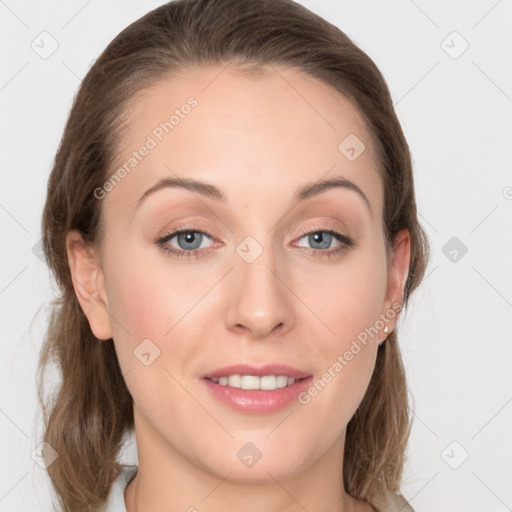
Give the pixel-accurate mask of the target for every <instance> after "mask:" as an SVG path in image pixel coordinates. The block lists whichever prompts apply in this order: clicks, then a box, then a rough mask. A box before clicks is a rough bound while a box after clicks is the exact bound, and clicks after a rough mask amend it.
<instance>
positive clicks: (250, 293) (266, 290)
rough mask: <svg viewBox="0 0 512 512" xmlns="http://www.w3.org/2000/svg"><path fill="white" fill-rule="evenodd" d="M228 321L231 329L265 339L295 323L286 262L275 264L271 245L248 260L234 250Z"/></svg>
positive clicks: (281, 332) (229, 285)
mask: <svg viewBox="0 0 512 512" xmlns="http://www.w3.org/2000/svg"><path fill="white" fill-rule="evenodd" d="M227 286H228V288H229V291H228V293H229V300H228V307H227V309H226V322H227V326H228V328H229V329H230V330H232V331H235V332H238V333H242V334H245V335H250V336H251V337H252V338H253V339H263V338H267V337H269V336H271V335H276V336H277V335H283V334H284V333H285V332H287V331H288V330H290V329H291V328H292V327H293V324H294V322H295V315H294V311H293V307H292V299H293V297H294V295H293V293H292V292H291V291H290V289H289V288H288V286H287V279H286V273H285V272H284V267H283V265H281V266H280V268H279V269H277V268H276V265H275V258H274V255H273V252H272V251H271V250H270V249H266V248H265V249H264V250H263V252H262V253H261V254H260V255H259V256H258V258H257V259H256V260H255V261H252V262H250V263H249V262H248V261H246V260H244V258H242V257H240V256H239V254H237V253H236V252H235V253H234V269H233V271H232V272H230V282H229V283H228V285H227Z"/></svg>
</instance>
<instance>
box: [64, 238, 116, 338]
mask: <svg viewBox="0 0 512 512" xmlns="http://www.w3.org/2000/svg"><path fill="white" fill-rule="evenodd" d="M66 247H67V255H68V261H69V269H70V272H71V277H72V280H73V287H74V289H75V293H76V296H77V299H78V301H79V303H80V306H81V308H82V310H83V312H84V314H85V316H86V317H87V319H88V320H89V325H90V327H91V330H92V332H93V334H94V336H96V338H98V339H100V340H107V339H110V338H112V327H111V324H110V316H109V313H108V300H107V294H106V289H105V280H104V275H103V270H102V268H101V266H100V262H99V260H98V258H97V255H96V254H95V252H94V251H93V249H92V248H91V247H90V246H88V245H87V244H86V243H85V242H84V240H83V238H82V236H81V234H80V233H79V232H78V231H76V230H73V231H70V232H69V233H68V234H67V237H66Z"/></svg>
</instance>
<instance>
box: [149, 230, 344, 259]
mask: <svg viewBox="0 0 512 512" xmlns="http://www.w3.org/2000/svg"><path fill="white" fill-rule="evenodd" d="M182 233H201V234H202V235H206V236H207V237H209V238H211V239H213V237H212V236H211V235H210V234H209V233H208V232H207V231H206V230H203V229H202V228H200V227H194V226H180V227H179V228H177V229H175V230H173V231H171V232H170V233H168V234H167V235H165V236H164V237H162V238H160V239H157V240H155V243H156V244H157V245H158V246H159V247H160V248H161V249H162V250H163V251H164V252H166V253H168V254H171V255H172V256H175V257H177V258H185V259H194V258H197V257H199V254H200V253H201V252H203V251H204V249H193V250H191V251H184V250H178V249H175V248H171V247H169V246H168V245H167V242H168V241H169V240H171V239H172V238H174V236H176V235H180V234H182ZM315 233H327V234H329V235H332V236H333V237H334V238H335V239H337V240H338V241H339V242H341V243H342V245H341V246H340V247H338V248H337V249H332V250H323V249H312V248H309V247H300V249H302V250H305V251H307V253H308V254H310V255H312V254H315V253H321V254H320V257H327V258H333V257H336V256H341V255H342V254H344V253H345V252H346V251H348V250H349V249H351V248H352V247H353V246H354V242H353V240H352V239H351V238H349V237H348V236H346V235H344V234H343V233H339V232H338V231H336V230H334V229H322V228H306V229H305V230H303V231H302V232H301V233H299V238H298V239H299V240H300V239H301V238H304V236H306V235H312V234H315ZM206 250H209V249H206ZM198 253H199V254H198Z"/></svg>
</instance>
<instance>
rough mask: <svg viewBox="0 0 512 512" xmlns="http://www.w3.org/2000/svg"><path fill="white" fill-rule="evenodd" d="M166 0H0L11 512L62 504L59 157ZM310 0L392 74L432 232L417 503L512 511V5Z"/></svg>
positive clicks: (409, 358)
mask: <svg viewBox="0 0 512 512" xmlns="http://www.w3.org/2000/svg"><path fill="white" fill-rule="evenodd" d="M161 3H162V2H155V1H142V0H138V1H135V0H131V1H112V0H103V1H101V2H100V1H99V0H89V1H86V0H72V1H66V2H64V1H61V2H58V1H45V2H36V1H34V0H31V1H21V0H0V48H1V50H0V51H1V59H2V65H1V66H0V109H1V122H0V130H1V132H0V141H1V145H0V156H1V160H0V161H1V165H0V173H1V180H2V186H1V188H0V237H1V241H2V245H1V247H2V252H1V257H2V259H1V262H2V264H1V265H0V311H1V312H2V317H1V318H2V330H1V333H2V337H1V345H0V350H1V358H0V365H1V369H0V389H1V390H2V392H1V396H0V434H1V435H0V453H1V455H0V457H1V464H0V512H3V511H17V512H18V511H20V512H21V511H28V510H31V511H34V512H35V511H43V510H49V509H50V501H49V499H50V490H49V489H50V485H49V480H47V477H46V476H45V472H44V471H43V469H41V467H40V466H39V465H38V464H37V453H38V451H37V450H38V446H39V444H40V436H41V428H40V424H39V420H38V416H37V415H36V405H37V401H36V390H37V387H36V382H35V371H36V363H37V356H38V352H39V348H40V346H41V342H42V337H43V334H44V332H45V328H46V322H47V305H48V302H49V301H50V300H51V298H52V297H53V295H54V293H55V291H56V289H55V286H54V284H52V281H51V280H50V277H49V274H48V270H47V268H46V266H45V265H44V264H43V263H42V261H41V260H40V259H38V257H37V247H38V242H39V240H40V216H41V210H42V207H43V204H44V199H45V193H46V182H47V178H48V175H49V171H50V167H51V163H52V159H53V157H54V155H55V151H56V149H57V146H58V143H59V140H60V137H61V135H62V131H63V128H64V123H65V121H66V117H67V113H68V109H69V107H70V105H71V101H72V98H73V95H74V93H75V91H76V89H77V87H78V84H79V82H80V80H81V78H82V77H83V76H84V75H85V74H86V72H87V70H88V68H89V66H90V65H91V63H92V61H93V60H94V59H95V58H96V57H97V56H98V54H99V53H100V52H101V51H102V50H103V49H104V47H105V46H106V45H107V44H108V42H109V41H110V40H111V39H112V38H113V37H114V36H115V35H116V34H117V33H118V32H119V31H120V30H122V29H123V28H125V27H126V26H127V25H128V24H129V23H130V22H132V21H134V20H135V19H137V18H138V17H140V16H141V15H143V14H145V13H146V12H148V11H149V10H151V9H152V8H154V7H157V6H158V5H160V4H161ZM300 3H302V4H304V5H306V6H307V7H308V8H310V9H311V10H313V11H314V12H316V13H318V14H320V15H321V16H323V17H324V18H326V19H327V20H329V21H330V22H331V23H333V24H335V25H337V26H338V27H340V28H341V29H342V30H343V31H345V32H346V33H347V34H348V35H349V36H350V37H351V38H352V39H353V40H354V42H355V43H356V44H358V45H359V46H361V47H362V49H363V50H365V51H366V52H367V53H368V54H369V55H370V57H372V58H373V59H374V61H375V62H376V64H377V66H378V67H379V68H380V69H381V71H382V72H383V74H384V76H385V78H386V80H387V82H388V84H389V87H390V89H391V92H392V96H393V99H394V102H395V105H396V109H397V113H398V115H399V118H400V121H401V123H402V126H403V129H404V131H405V134H406V137H407V139H408V141H409V144H410V147H411V152H412V155H413V161H414V170H415V180H416V191H417V200H418V208H419V212H420V215H421V221H422V223H423V225H424V226H425V228H426V230H427V232H428V235H429V237H430V241H431V245H432V258H431V262H430V265H429V268H428V270H427V277H426V279H425V281H424V283H423V285H422V286H421V288H420V289H419V290H418V291H417V292H416V296H415V297H414V299H413V300H412V302H411V306H410V307H409V309H408V311H407V312H406V315H405V317H404V318H403V320H402V322H401V323H399V326H398V329H399V333H400V344H401V346H402V349H403V354H404V359H405V364H406V369H407V373H408V380H409V388H410V392H411V397H412V399H413V403H414V425H413V430H412V436H411V442H410V445H409V449H408V461H407V465H406V469H405V474H404V484H403V492H404V494H405V496H406V497H407V498H408V499H409V500H410V502H411V504H412V505H413V506H414V507H415V509H416V511H417V512H426V511H434V510H435V511H436V512H444V511H449V512H457V511H464V512H473V511H484V510H485V511H486V512H491V511H495V512H504V511H506V510H512V488H511V485H510V482H511V481H512V480H511V477H512V443H511V441H510V431H511V426H512V404H511V402H512V389H511V385H510V384H511V383H510V371H509V368H510V360H511V358H510V356H511V354H512V349H511V341H512V339H511V338H512V335H511V329H510V327H511V322H510V319H511V313H512V270H511V264H510V261H511V258H510V256H511V254H512V229H511V227H512V171H511V169H512V167H511V163H512V162H511V161H512V154H511V152H510V146H511V142H512V140H511V132H512V116H511V114H512V73H511V63H512V30H511V28H512V25H511V22H512V2H511V1H510V0H500V1H496V0H490V1H487V0H486V1H478V2H477V1H473V2H457V1H444V2H443V1H435V2H434V1H431V2H427V1H420V0H417V1H412V0H393V1H387V2H378V1H376V0H375V1H356V0H350V1H334V0H331V1H327V0H314V1H301V2H300ZM42 32H47V34H43V35H41V33H42ZM454 32H457V33H458V34H454ZM57 44H58V47H57V48H56V49H55V51H54V52H53V53H52V54H51V55H49V53H50V52H51V50H52V49H53V48H52V45H54V46H55V45H57ZM466 46H468V47H467V48H466ZM465 251H467V252H465ZM39 449H40V447H39ZM135 455H136V454H135V452H134V445H133V440H131V441H130V442H129V443H128V445H127V446H126V451H125V452H124V454H123V457H124V458H125V460H126V462H136V460H134V457H135Z"/></svg>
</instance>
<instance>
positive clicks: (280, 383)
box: [210, 375, 295, 391]
mask: <svg viewBox="0 0 512 512" xmlns="http://www.w3.org/2000/svg"><path fill="white" fill-rule="evenodd" d="M210 380H212V381H213V382H216V383H217V384H220V385H221V386H230V387H232V388H239V389H262V390H265V391H272V390H274V389H279V388H285V387H286V386H291V385H292V384H293V383H294V382H295V378H294V377H287V376H286V375H265V376H263V377H257V376H255V375H230V376H229V377H228V376H226V377H219V378H215V379H210Z"/></svg>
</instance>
